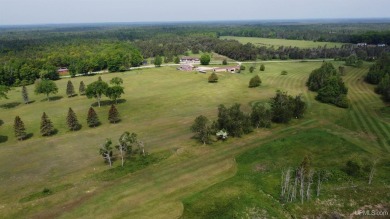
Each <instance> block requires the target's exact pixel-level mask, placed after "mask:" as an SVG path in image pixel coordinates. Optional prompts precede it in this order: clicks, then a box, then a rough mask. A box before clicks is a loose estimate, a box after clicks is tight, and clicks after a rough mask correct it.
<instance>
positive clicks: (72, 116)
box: [66, 108, 80, 131]
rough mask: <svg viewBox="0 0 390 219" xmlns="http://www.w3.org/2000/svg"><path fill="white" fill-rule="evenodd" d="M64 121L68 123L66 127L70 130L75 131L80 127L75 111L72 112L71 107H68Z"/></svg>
mask: <svg viewBox="0 0 390 219" xmlns="http://www.w3.org/2000/svg"><path fill="white" fill-rule="evenodd" d="M66 123H67V124H68V128H69V129H70V130H71V131H76V130H78V129H79V128H80V124H79V122H78V120H77V116H76V113H75V112H73V110H72V108H69V111H68V116H67V117H66Z"/></svg>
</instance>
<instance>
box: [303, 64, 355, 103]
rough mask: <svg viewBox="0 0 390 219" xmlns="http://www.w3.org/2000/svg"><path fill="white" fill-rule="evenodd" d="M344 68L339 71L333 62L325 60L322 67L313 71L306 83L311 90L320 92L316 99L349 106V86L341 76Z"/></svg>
mask: <svg viewBox="0 0 390 219" xmlns="http://www.w3.org/2000/svg"><path fill="white" fill-rule="evenodd" d="M343 69H344V68H343V67H340V68H339V71H337V70H336V68H335V67H334V66H333V64H332V63H328V62H324V63H323V64H322V66H321V67H320V68H318V69H315V70H313V71H312V72H311V74H310V76H309V79H308V81H307V82H306V85H307V87H308V88H309V90H311V91H315V92H317V93H318V95H317V96H316V100H318V101H321V102H323V103H330V104H334V105H336V106H338V107H342V108H348V106H349V102H348V99H347V94H348V88H347V87H346V86H345V84H344V82H343V79H342V77H341V75H342V73H341V71H343Z"/></svg>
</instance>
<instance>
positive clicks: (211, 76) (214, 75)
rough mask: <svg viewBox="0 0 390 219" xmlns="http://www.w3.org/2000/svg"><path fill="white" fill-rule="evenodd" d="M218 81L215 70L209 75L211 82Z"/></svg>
mask: <svg viewBox="0 0 390 219" xmlns="http://www.w3.org/2000/svg"><path fill="white" fill-rule="evenodd" d="M217 82H218V76H217V74H215V73H214V72H213V73H211V75H210V77H209V83H217Z"/></svg>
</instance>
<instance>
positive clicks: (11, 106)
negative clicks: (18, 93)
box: [0, 102, 21, 109]
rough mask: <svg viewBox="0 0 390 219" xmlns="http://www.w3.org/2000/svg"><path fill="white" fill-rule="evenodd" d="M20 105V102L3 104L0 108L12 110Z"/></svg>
mask: <svg viewBox="0 0 390 219" xmlns="http://www.w3.org/2000/svg"><path fill="white" fill-rule="evenodd" d="M20 104H21V102H12V103H5V104H2V105H0V108H3V109H12V108H15V107H17V106H19V105H20Z"/></svg>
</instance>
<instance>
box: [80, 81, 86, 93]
mask: <svg viewBox="0 0 390 219" xmlns="http://www.w3.org/2000/svg"><path fill="white" fill-rule="evenodd" d="M79 93H80V95H85V84H84V82H83V81H80V86H79Z"/></svg>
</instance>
